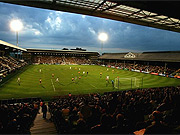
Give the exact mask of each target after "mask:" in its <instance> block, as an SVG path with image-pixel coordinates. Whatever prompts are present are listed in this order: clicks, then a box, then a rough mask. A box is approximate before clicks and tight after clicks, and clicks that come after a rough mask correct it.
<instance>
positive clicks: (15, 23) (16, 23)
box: [10, 20, 23, 32]
mask: <svg viewBox="0 0 180 135" xmlns="http://www.w3.org/2000/svg"><path fill="white" fill-rule="evenodd" d="M10 27H11V29H12V30H13V31H16V32H18V31H20V30H21V29H22V28H23V24H22V22H21V21H19V20H12V21H11V23H10Z"/></svg>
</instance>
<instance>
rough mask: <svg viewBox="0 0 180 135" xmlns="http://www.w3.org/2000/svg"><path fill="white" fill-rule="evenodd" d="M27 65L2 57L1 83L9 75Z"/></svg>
mask: <svg viewBox="0 0 180 135" xmlns="http://www.w3.org/2000/svg"><path fill="white" fill-rule="evenodd" d="M26 64H27V63H26V62H23V61H19V60H16V59H14V58H13V57H10V56H9V57H5V56H2V57H0V82H1V81H2V80H3V78H5V77H6V76H7V75H8V74H9V73H11V72H13V71H15V70H17V69H20V68H21V67H23V66H25V65H26Z"/></svg>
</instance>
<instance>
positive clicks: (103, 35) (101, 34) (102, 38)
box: [98, 33, 108, 42]
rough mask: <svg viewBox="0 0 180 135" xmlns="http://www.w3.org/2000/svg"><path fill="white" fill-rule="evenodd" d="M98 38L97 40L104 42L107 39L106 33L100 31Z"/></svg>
mask: <svg viewBox="0 0 180 135" xmlns="http://www.w3.org/2000/svg"><path fill="white" fill-rule="evenodd" d="M98 38H99V40H101V41H103V42H104V41H106V40H107V39H108V35H107V34H106V33H100V34H99V36H98Z"/></svg>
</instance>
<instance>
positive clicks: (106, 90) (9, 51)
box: [0, 0, 180, 135]
mask: <svg viewBox="0 0 180 135" xmlns="http://www.w3.org/2000/svg"><path fill="white" fill-rule="evenodd" d="M1 2H5V3H10V4H15V5H16V4H17V5H23V6H28V7H36V8H43V9H50V10H57V11H65V12H70V13H77V14H83V15H90V16H95V17H101V18H108V19H112V20H117V21H124V22H128V23H134V24H138V25H143V26H148V27H154V28H158V29H164V30H169V31H174V32H179V31H180V29H179V27H180V26H179V19H180V17H179V16H176V15H175V14H174V12H171V13H172V14H171V13H169V12H168V11H167V10H165V11H162V10H160V9H159V10H157V6H155V5H156V4H155V3H153V2H152V3H148V2H142V3H141V2H125V1H123V2H122V3H121V2H119V1H111V0H110V1H106V0H102V1H90V0H87V1H81V0H78V1H75V0H72V1H63V0H59V1H56V0H55V1H52V3H51V1H37V2H35V1H34V2H31V1H27V2H24V1H17V2H16V1H6V0H4V1H1ZM49 2H50V3H51V4H52V5H51V4H50V3H49ZM78 2H79V3H78ZM149 4H151V5H152V7H153V8H150V7H149V6H148V5H149ZM177 4H179V3H178V2H177V3H176V2H175V3H173V2H172V3H171V2H169V3H168V2H166V3H165V4H164V7H166V8H168V9H172V7H171V8H169V7H170V6H172V5H177ZM49 5H51V6H49ZM90 8H92V9H93V10H92V11H93V13H92V11H91V9H90ZM138 8H139V10H135V9H138ZM117 10H119V11H117ZM130 10H131V11H130ZM174 10H176V9H174ZM174 10H173V11H174ZM104 11H105V12H104ZM120 11H121V13H120ZM145 11H146V12H145ZM141 12H143V13H141ZM147 12H150V13H149V14H145V13H147ZM151 12H152V13H151ZM154 12H155V13H157V14H155V13H154ZM118 13H119V14H118ZM130 13H131V14H130ZM125 14H126V15H127V14H128V15H127V16H124V15H125ZM140 14H141V15H140ZM161 14H163V15H164V16H163V15H161ZM121 15H122V16H121ZM134 16H135V17H134ZM131 17H132V18H133V19H132V18H131ZM167 17H169V18H168V19H167ZM137 18H138V19H137ZM136 19H137V20H136ZM151 20H153V21H151ZM170 20H171V21H172V20H173V21H172V22H170ZM176 20H178V21H176ZM162 21H163V22H162ZM166 21H167V22H166ZM147 22H148V23H147ZM32 29H33V28H32ZM91 32H92V30H91ZM37 34H38V33H37ZM103 34H104V33H103ZM16 36H17V37H16V39H17V42H16V43H17V44H16V45H14V44H12V43H10V42H6V41H4V40H0V103H1V106H0V114H1V116H0V134H135V135H139V134H179V133H180V130H179V127H180V118H179V112H180V98H179V97H180V68H179V67H180V51H178V49H177V50H176V51H171V50H170V51H139V52H138V51H137V52H133V51H130V50H129V51H124V52H105V53H103V45H104V43H105V41H106V39H105V38H106V37H102V39H101V37H100V38H99V39H100V40H102V41H101V47H100V51H97V50H96V51H88V50H87V49H83V48H81V47H76V48H72V47H71V48H67V47H66V46H64V47H63V48H62V49H60V48H58V49H50V48H49V49H44V48H34V49H33V48H24V47H20V46H18V44H19V43H18V31H16ZM21 40H23V39H21ZM48 42H49V41H48ZM32 43H33V41H32Z"/></svg>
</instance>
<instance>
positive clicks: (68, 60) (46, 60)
mask: <svg viewBox="0 0 180 135" xmlns="http://www.w3.org/2000/svg"><path fill="white" fill-rule="evenodd" d="M33 63H38V64H79V65H81V64H91V61H90V60H89V59H86V58H84V57H79V58H78V57H64V56H62V57H60V56H36V57H34V59H33Z"/></svg>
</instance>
